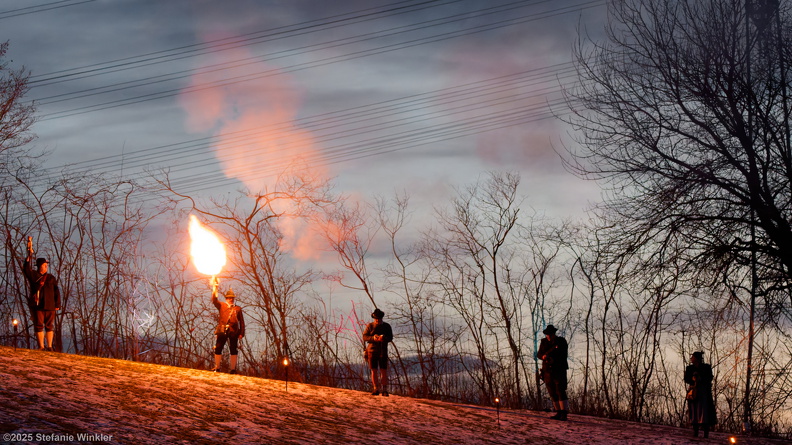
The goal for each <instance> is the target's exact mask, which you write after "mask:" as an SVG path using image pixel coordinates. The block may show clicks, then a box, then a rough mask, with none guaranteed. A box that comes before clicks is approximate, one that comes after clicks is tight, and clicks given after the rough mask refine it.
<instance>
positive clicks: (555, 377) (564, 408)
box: [536, 324, 569, 420]
mask: <svg viewBox="0 0 792 445" xmlns="http://www.w3.org/2000/svg"><path fill="white" fill-rule="evenodd" d="M557 331H558V329H556V328H555V326H553V325H551V324H549V325H547V327H546V328H545V330H544V331H542V333H543V334H545V338H543V339H542V341H541V342H540V343H539V352H537V353H536V357H537V358H538V359H540V360H542V369H541V371H540V372H541V375H542V380H543V381H544V383H545V386H546V387H547V392H548V394H550V400H552V401H553V408H554V409H555V410H556V413H555V415H553V416H552V417H551V419H556V420H567V413H568V411H569V401H568V400H567V392H566V390H567V369H568V368H569V365H568V364H567V349H568V345H567V341H566V339H564V337H559V336H557V335H556V332H557Z"/></svg>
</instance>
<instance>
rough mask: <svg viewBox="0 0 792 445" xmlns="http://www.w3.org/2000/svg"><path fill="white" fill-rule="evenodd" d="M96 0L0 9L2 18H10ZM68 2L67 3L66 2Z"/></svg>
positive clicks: (70, 0) (62, 0) (71, 0)
mask: <svg viewBox="0 0 792 445" xmlns="http://www.w3.org/2000/svg"><path fill="white" fill-rule="evenodd" d="M94 1H96V0H79V1H74V0H60V1H56V2H50V3H42V4H40V5H36V6H26V7H24V8H17V9H9V10H7V11H0V20H3V19H9V18H11V17H19V16H21V15H26V14H34V13H37V12H44V11H51V10H53V9H60V8H65V7H68V6H75V5H81V4H83V3H91V2H94ZM64 3H66V4H64Z"/></svg>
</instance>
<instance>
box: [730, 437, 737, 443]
mask: <svg viewBox="0 0 792 445" xmlns="http://www.w3.org/2000/svg"><path fill="white" fill-rule="evenodd" d="M729 443H737V438H736V437H734V436H731V437H729Z"/></svg>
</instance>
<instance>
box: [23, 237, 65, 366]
mask: <svg viewBox="0 0 792 445" xmlns="http://www.w3.org/2000/svg"><path fill="white" fill-rule="evenodd" d="M27 250H28V255H27V259H26V260H25V261H23V262H22V274H23V275H24V276H25V279H27V282H28V284H29V285H30V296H28V308H29V309H30V318H31V319H32V320H33V328H34V330H35V332H36V340H37V341H38V346H39V349H40V350H42V351H53V349H52V341H53V340H54V338H55V330H54V329H55V312H56V311H58V310H60V305H61V297H60V289H59V288H58V279H57V278H55V277H54V276H53V275H52V274H50V273H48V271H49V261H48V260H47V259H46V258H37V259H36V270H33V266H32V265H31V263H32V262H33V241H32V239H31V238H30V237H28V244H27ZM45 339H46V344H45V342H44V341H45Z"/></svg>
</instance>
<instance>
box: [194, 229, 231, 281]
mask: <svg viewBox="0 0 792 445" xmlns="http://www.w3.org/2000/svg"><path fill="white" fill-rule="evenodd" d="M189 231H190V240H191V242H190V256H191V257H192V260H193V264H195V268H196V269H198V272H201V273H202V274H206V275H212V276H214V275H217V274H219V273H220V271H221V270H222V269H223V266H225V264H226V250H225V246H223V243H222V242H220V238H218V237H217V235H216V234H215V233H214V232H212V231H211V230H209V229H207V228H206V227H204V226H203V224H201V223H200V222H199V221H198V218H196V217H195V215H190V229H189Z"/></svg>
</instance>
